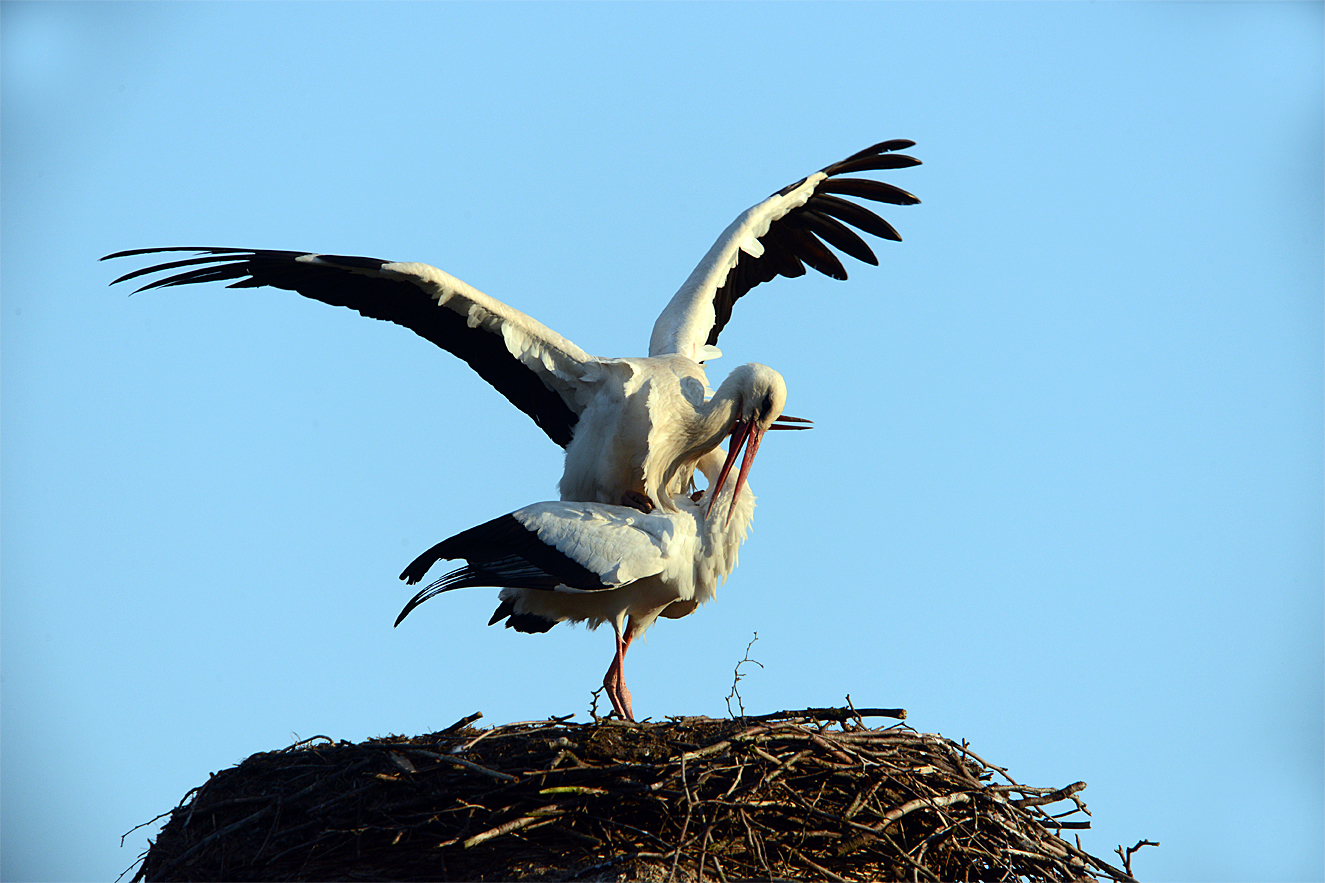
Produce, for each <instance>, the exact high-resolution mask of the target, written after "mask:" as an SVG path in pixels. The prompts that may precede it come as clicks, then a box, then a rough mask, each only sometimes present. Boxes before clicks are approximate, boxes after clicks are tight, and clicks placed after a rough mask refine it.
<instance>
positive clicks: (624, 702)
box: [604, 681, 635, 723]
mask: <svg viewBox="0 0 1325 883" xmlns="http://www.w3.org/2000/svg"><path fill="white" fill-rule="evenodd" d="M604 686H606V687H607V698H608V699H611V700H612V707H613V708H615V709H616V713H617V716H618V717H620V718H621V719H622V720H626V721H631V722H632V723H633V722H634V720H635V712H634V710H633V709H632V708H631V707H630V690H629V689H628V688H627V687H626V683H625V681H621V682H619V683H616V684H605V685H604Z"/></svg>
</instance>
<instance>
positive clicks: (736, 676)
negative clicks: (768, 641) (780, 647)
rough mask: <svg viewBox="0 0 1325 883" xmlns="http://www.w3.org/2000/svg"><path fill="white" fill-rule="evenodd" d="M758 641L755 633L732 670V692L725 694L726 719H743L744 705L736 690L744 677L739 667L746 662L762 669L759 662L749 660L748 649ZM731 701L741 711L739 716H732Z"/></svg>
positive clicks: (762, 665) (757, 634) (761, 664)
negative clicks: (734, 702) (734, 701)
mask: <svg viewBox="0 0 1325 883" xmlns="http://www.w3.org/2000/svg"><path fill="white" fill-rule="evenodd" d="M758 640H759V632H755V633H754V637H753V638H751V639H750V643H748V644H746V645H745V656H743V657H741V661H740V662H738V663H736V668H734V669H732V691H731V692H730V693H728V694H727V716H728V717H733V718H734V717H738V716H739V717H745V705H744V704H743V703H742V702H741V693H740V691H739V690H737V689H736V685H737V684H739V683H740V682H741V679H742V678H744V677H745V675H744V674H742V673H741V666H743V665H745V664H746V663H747V662H753V663H754V664H755V665H757V666H759V667H760V668H763V667H764V664H763V663H762V662H760V661H759V660H757V659H751V658H750V648H751V647H753V646H754V645H755V641H758ZM733 699H735V700H736V707H737V708H739V709H740V710H741V713H740V715H735V714H732V700H733Z"/></svg>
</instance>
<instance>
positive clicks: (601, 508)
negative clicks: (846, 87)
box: [107, 140, 919, 719]
mask: <svg viewBox="0 0 1325 883" xmlns="http://www.w3.org/2000/svg"><path fill="white" fill-rule="evenodd" d="M913 144H914V142H912V141H905V140H893V141H883V142H881V143H879V144H875V145H873V146H872V147H869V148H867V149H865V150H862V151H860V152H859V153H856V154H853V155H851V156H849V157H847V158H846V159H844V160H842V161H841V162H838V163H834V164H832V165H830V166H828V167H826V168H824V169H821V170H820V171H818V172H816V173H814V174H812V175H810V176H808V177H806V178H802V179H801V180H799V181H797V182H796V183H794V184H790V185H788V186H786V187H784V188H782V189H781V190H779V191H778V192H776V193H774V194H773V195H772V196H770V197H768V198H767V199H765V200H764V201H762V202H760V203H758V204H757V205H755V206H753V207H751V208H749V209H747V210H746V211H745V212H743V213H742V214H741V215H740V216H738V217H737V218H736V220H735V221H733V222H732V223H731V225H730V226H728V227H727V229H726V230H724V231H723V232H722V235H720V236H719V237H718V240H717V242H715V243H714V244H713V246H712V248H710V249H709V250H708V253H707V254H705V255H704V257H703V259H702V260H701V261H700V262H699V265H698V266H696V267H695V269H694V270H693V271H692V272H691V273H690V276H689V277H688V278H687V279H686V280H685V282H684V283H683V284H682V285H681V288H680V289H679V290H678V291H677V292H676V294H675V295H673V296H672V299H671V300H670V301H669V302H668V304H667V306H666V307H665V308H664V309H663V311H662V314H661V315H660V316H659V317H658V319H657V321H656V322H655V323H654V326H653V334H652V336H651V337H650V339H649V354H648V356H647V357H635V358H610V359H605V358H598V357H595V356H591V355H589V354H588V353H586V352H585V351H584V350H582V349H580V348H579V347H578V346H576V345H575V344H573V343H571V342H570V341H569V340H567V339H566V338H564V337H562V336H561V335H560V334H557V333H556V332H555V331H552V330H551V329H549V328H547V327H546V326H544V325H542V324H541V323H539V322H537V321H535V320H534V319H532V318H531V317H529V316H527V315H525V314H524V313H521V312H520V311H518V310H515V309H512V308H511V307H509V306H507V305H506V304H504V303H502V302H501V301H499V300H496V299H494V298H492V297H489V296H488V295H486V294H484V293H482V292H481V291H478V290H477V289H475V288H473V287H471V286H469V285H467V284H466V283H464V282H462V281H460V280H459V279H456V278H455V277H454V276H451V275H449V274H448V273H446V272H444V271H442V270H439V269H437V268H436V267H431V266H429V265H427V264H419V263H398V262H392V261H384V260H379V259H376V258H363V257H346V256H341V255H325V254H311V253H305V252H298V251H267V250H254V249H238V248H195V247H172V248H145V249H134V250H131V251H122V252H117V253H116V254H112V255H107V257H108V258H119V257H131V256H137V255H146V254H161V253H166V252H194V253H196V254H195V256H193V257H187V258H184V259H182V260H173V261H169V262H166V263H161V264H155V265H153V266H150V267H146V268H144V269H141V270H136V271H134V272H132V273H127V274H125V275H123V276H121V277H120V278H118V279H116V280H115V282H117V283H118V282H124V281H127V280H130V279H136V278H139V277H141V276H144V275H147V274H152V273H167V274H169V275H166V276H164V277H163V278H160V279H157V280H156V281H154V282H150V283H148V284H145V285H143V286H141V287H140V288H139V289H138V291H144V290H147V289H152V288H165V287H170V286H175V285H187V284H192V283H201V282H213V281H221V282H229V283H230V284H229V287H231V288H252V287H258V286H273V287H276V288H285V289H290V290H293V291H297V292H299V293H300V294H302V295H304V296H306V297H311V298H313V299H315V300H320V301H322V302H324V303H329V304H333V305H336V306H346V307H351V308H353V309H355V310H358V311H359V313H361V314H362V315H365V316H369V317H371V318H374V319H385V320H388V321H391V322H395V323H396V324H398V325H403V326H405V327H406V328H409V329H410V330H411V331H413V332H415V333H416V334H418V335H420V336H422V337H424V338H426V339H428V340H430V341H432V342H433V343H435V344H437V345H438V346H440V347H441V348H442V349H445V350H447V351H448V352H450V353H452V354H454V355H456V356H458V357H460V358H461V359H463V360H464V361H465V362H467V363H468V364H469V365H470V367H472V368H473V369H474V370H475V371H477V372H478V374H479V376H481V377H482V378H483V379H484V380H486V381H488V382H489V383H490V384H492V385H493V386H494V387H495V388H496V389H497V391H498V392H500V393H501V394H502V395H504V396H505V397H506V398H507V399H509V400H510V401H511V402H512V403H513V404H514V405H515V406H516V407H518V408H519V409H520V410H522V411H524V412H525V413H526V414H528V415H529V416H530V417H531V418H532V419H533V420H534V422H535V423H537V424H538V426H539V427H540V428H541V429H542V430H543V431H544V432H545V433H546V434H547V435H548V437H549V438H551V439H552V440H553V441H554V442H556V443H557V444H559V445H561V446H562V447H563V448H565V450H566V460H565V468H564V471H563V473H562V477H561V483H560V488H559V489H560V492H561V499H562V501H568V502H570V503H573V504H575V505H570V506H567V505H558V504H552V503H536V504H533V505H532V506H527V507H525V508H524V509H521V510H519V511H517V512H514V513H511V514H510V515H508V516H503V517H502V518H499V519H495V520H494V521H491V522H488V523H486V524H484V525H480V526H479V527H477V528H473V529H471V530H468V531H465V532H463V533H461V534H458V535H456V536H455V537H452V538H450V539H448V540H445V541H443V542H442V543H439V544H437V545H436V546H434V547H433V548H432V549H430V550H429V551H428V552H425V553H424V554H423V555H421V556H419V558H418V559H416V560H415V562H414V563H412V564H411V565H410V566H409V567H408V568H406V570H405V573H403V574H402V575H401V576H402V578H403V579H406V580H407V581H408V582H410V583H415V582H417V581H419V580H420V579H421V578H422V577H423V575H424V573H426V572H427V570H428V569H429V568H430V567H431V566H432V564H434V563H435V562H436V561H438V560H441V559H443V558H465V559H467V560H468V561H469V565H468V566H467V567H466V568H462V569H461V570H459V571H456V572H454V573H452V574H449V575H447V576H445V577H443V578H442V579H441V580H438V581H437V582H435V583H433V584H432V585H430V586H428V587H427V588H425V589H424V590H423V591H421V592H420V593H419V594H418V595H416V596H415V598H414V599H413V600H412V601H411V602H410V603H409V604H408V605H407V606H406V608H405V610H404V611H403V612H402V613H401V615H400V618H401V619H403V618H404V617H405V615H406V614H407V613H409V612H410V610H412V609H413V608H414V607H415V606H417V605H418V604H420V603H422V602H423V601H425V600H427V599H428V598H430V597H432V596H433V595H436V594H438V593H439V592H442V591H447V590H449V589H453V588H460V587H462V586H467V585H497V586H501V587H503V588H502V593H501V605H500V606H499V607H498V609H497V612H496V614H495V615H494V616H493V618H492V621H491V622H493V623H495V622H497V621H499V620H502V619H505V620H506V621H507V625H508V626H509V627H513V628H515V629H517V630H519V631H546V630H547V629H548V628H550V627H551V626H552V625H554V624H555V623H557V622H561V621H565V620H571V621H583V622H587V623H589V625H590V626H596V625H598V624H601V623H603V622H610V623H611V624H612V626H613V629H614V631H615V633H616V654H615V656H614V658H613V663H612V667H611V668H609V669H608V673H607V676H606V677H605V678H604V685H605V686H606V687H607V688H608V696H609V697H610V698H611V700H612V705H613V707H614V708H615V709H616V711H617V712H618V714H620V715H621V716H622V717H624V718H627V719H633V712H632V710H631V704H630V693H629V691H628V690H627V689H626V686H625V680H624V676H623V669H622V666H623V662H624V657H625V652H626V649H627V648H628V647H629V645H630V642H631V640H632V639H633V638H634V637H635V636H637V635H638V634H639V633H640V632H642V631H643V630H644V629H646V628H648V626H649V625H650V624H651V623H652V622H653V621H654V620H656V619H657V618H658V617H659V616H663V617H668V618H676V617H680V616H685V615H686V614H688V613H690V612H691V611H693V610H694V609H695V607H696V606H697V605H698V604H699V603H701V602H703V601H706V600H708V599H709V598H711V597H712V596H713V593H714V591H715V590H716V586H717V584H718V583H719V582H721V580H722V579H724V578H725V577H726V576H727V574H728V573H730V572H731V569H732V568H733V567H735V565H736V553H737V549H738V547H739V546H740V544H741V542H742V541H743V540H744V538H745V535H746V531H747V529H748V526H749V523H750V519H751V516H752V514H753V509H754V500H753V496H752V495H751V494H749V493H747V494H746V495H745V496H744V497H742V496H741V490H742V487H743V486H744V485H745V479H746V475H747V473H748V471H749V468H750V463H751V462H752V461H753V459H754V453H755V451H756V449H757V448H758V445H759V439H760V437H761V436H762V434H763V432H765V431H766V430H768V429H776V428H803V427H804V425H805V424H806V423H808V421H803V420H800V419H799V418H795V417H787V416H785V415H783V414H782V413H781V412H782V406H783V403H784V402H785V400H786V388H785V385H784V383H783V381H782V378H781V376H780V375H778V374H777V372H776V371H773V370H772V369H770V368H767V367H765V366H762V365H755V364H750V365H742V366H740V367H739V368H737V369H736V370H734V371H733V372H732V373H731V374H730V375H729V376H728V377H727V379H726V380H725V381H723V383H722V385H721V386H719V387H718V389H717V391H716V392H713V391H712V390H711V388H710V387H709V383H708V377H707V376H706V374H705V372H704V363H705V362H707V361H708V360H710V359H714V358H717V357H718V356H719V355H721V352H720V351H719V350H718V347H717V343H718V336H719V335H720V334H721V333H722V329H723V328H724V327H726V324H727V321H728V320H729V319H730V318H731V311H732V306H733V304H735V303H736V301H737V300H738V299H740V298H741V297H742V296H743V295H745V294H746V292H748V291H750V290H751V289H752V288H754V287H755V286H756V285H759V284H760V283H762V282H767V281H769V280H771V279H773V278H774V277H776V276H789V277H795V276H802V275H804V274H805V268H806V267H807V266H808V267H811V268H812V269H814V270H817V271H819V272H821V273H824V274H825V275H828V276H831V277H832V278H834V279H845V278H847V273H846V269H845V268H844V267H843V266H842V262H841V261H840V260H839V259H838V257H837V255H836V254H834V252H833V251H832V250H831V249H830V248H829V247H828V246H830V245H831V246H833V247H834V248H836V249H838V250H840V251H841V252H843V253H845V254H847V255H849V256H851V257H853V258H856V259H858V260H861V261H864V262H866V263H869V264H876V265H877V264H878V259H877V258H876V257H875V256H874V252H873V251H871V250H870V247H869V245H868V244H867V243H866V242H865V240H864V239H862V238H861V237H860V235H858V234H857V233H856V232H855V231H854V230H852V229H851V228H852V227H854V228H856V229H857V230H860V231H862V232H864V233H868V234H871V235H873V236H877V237H880V238H882V239H892V240H898V241H900V239H901V237H900V236H898V235H897V231H896V230H894V229H893V227H892V225H891V224H889V223H888V222H887V221H885V220H884V219H883V218H881V217H879V216H878V215H876V214H875V213H874V212H872V211H870V210H869V209H867V208H865V207H864V206H862V205H860V204H859V203H857V202H853V201H851V200H850V199H848V198H846V197H855V198H857V199H864V200H871V201H875V202H884V203H892V204H894V205H913V204H915V203H918V202H919V200H918V199H916V198H915V197H914V196H912V195H911V194H910V193H907V192H906V191H905V190H901V189H899V188H897V187H894V186H893V185H891V184H885V183H883V182H882V181H876V180H873V179H871V178H860V177H851V175H852V173H857V172H866V171H873V170H880V169H902V168H906V167H909V166H914V165H918V164H919V160H917V159H914V158H913V157H910V156H907V155H905V154H900V153H897V152H896V151H898V150H903V149H905V148H909V147H911V146H913ZM112 284H114V283H112ZM728 437H730V439H731V444H730V445H729V450H728V454H727V457H726V459H725V461H724V460H723V458H722V456H721V455H720V454H719V453H718V451H717V448H718V446H719V445H720V444H721V443H722V441H723V439H724V438H728ZM743 447H744V448H745V449H746V456H745V459H744V460H743V461H742V464H741V468H740V470H739V475H738V476H737V478H736V479H735V481H733V482H732V483H731V485H729V486H727V487H728V488H729V489H727V490H726V491H725V493H724V485H725V481H726V477H727V475H728V473H729V472H730V470H731V469H732V467H733V464H734V461H735V459H736V457H737V455H738V454H739V452H740V450H741V449H742V448H743ZM696 469H699V470H700V471H701V472H702V473H704V475H705V476H706V477H707V478H709V479H711V480H712V483H711V485H710V488H709V489H708V490H707V491H705V492H702V493H701V492H696V493H695V494H693V495H691V494H690V490H691V488H692V484H693V478H694V472H695V470H696ZM720 499H725V500H726V502H725V503H724V505H723V506H721V507H718V508H715V504H716V503H717V502H718V501H719V500H720ZM655 510H658V511H657V513H656V514H654V512H655ZM399 621H400V620H399V619H398V620H397V623H399Z"/></svg>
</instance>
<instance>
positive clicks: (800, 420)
mask: <svg viewBox="0 0 1325 883" xmlns="http://www.w3.org/2000/svg"><path fill="white" fill-rule="evenodd" d="M768 428H769V429H814V421H813V420H806V419H805V418H804V417H792V416H791V415H790V414H783V415H782V416H781V417H779V418H778V419H776V420H774V421H773V423H772V425H771V426H769V427H768Z"/></svg>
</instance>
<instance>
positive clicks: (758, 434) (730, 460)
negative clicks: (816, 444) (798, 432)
mask: <svg viewBox="0 0 1325 883" xmlns="http://www.w3.org/2000/svg"><path fill="white" fill-rule="evenodd" d="M779 419H786V418H779ZM776 425H777V424H776V423H774V424H773V426H776ZM773 426H770V427H769V428H770V429H771V428H773ZM796 428H797V429H801V428H802V427H799V426H798V427H796ZM763 435H764V433H763V430H761V429H760V428H759V424H758V423H756V422H755V421H753V420H738V421H736V425H735V426H733V427H732V435H731V441H729V442H728V443H727V460H726V461H725V462H724V463H723V464H722V471H721V472H719V473H718V480H717V481H716V482H714V483H713V488H712V492H711V496H710V497H709V508H708V512H706V513H704V517H705V518H707V517H708V516H709V515H710V514H712V512H713V504H714V503H716V502H717V501H718V494H719V493H721V491H722V486H723V485H724V484H725V483H726V482H727V475H728V473H730V472H731V471H732V466H733V465H734V464H735V463H736V457H737V455H738V454H740V453H741V448H745V457H744V459H742V460H741V471H740V473H738V474H737V476H736V487H735V488H734V489H733V490H732V501H731V503H730V504H729V505H728V506H727V521H726V523H727V524H730V523H731V520H732V510H733V509H735V508H736V501H737V500H738V499H739V498H740V496H741V488H743V487H745V477H746V476H747V475H749V474H750V464H751V463H753V462H754V461H755V454H756V453H757V452H758V451H759V440H760V439H761V438H762V437H763Z"/></svg>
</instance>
